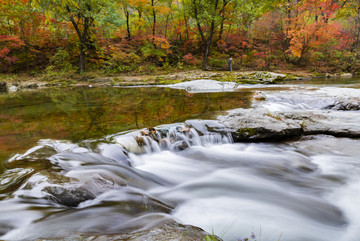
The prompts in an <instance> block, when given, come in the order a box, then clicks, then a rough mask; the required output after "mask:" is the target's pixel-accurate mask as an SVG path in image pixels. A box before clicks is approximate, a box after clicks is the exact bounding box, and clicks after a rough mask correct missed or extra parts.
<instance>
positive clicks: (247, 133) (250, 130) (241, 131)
mask: <svg viewBox="0 0 360 241" xmlns="http://www.w3.org/2000/svg"><path fill="white" fill-rule="evenodd" d="M237 133H239V134H240V135H242V136H247V137H249V136H255V135H257V134H258V131H257V130H256V129H253V128H240V129H238V130H237Z"/></svg>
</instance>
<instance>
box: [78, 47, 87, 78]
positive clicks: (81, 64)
mask: <svg viewBox="0 0 360 241" xmlns="http://www.w3.org/2000/svg"><path fill="white" fill-rule="evenodd" d="M85 59H86V42H83V41H81V43H80V61H79V68H80V69H79V71H80V73H81V74H82V73H84V72H85V69H86V62H85Z"/></svg>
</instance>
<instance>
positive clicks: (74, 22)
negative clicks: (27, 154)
mask: <svg viewBox="0 0 360 241" xmlns="http://www.w3.org/2000/svg"><path fill="white" fill-rule="evenodd" d="M0 16H1V17H0V72H2V73H27V74H30V75H36V74H38V73H52V72H65V73H84V72H87V71H100V72H101V73H103V74H110V75H111V74H120V73H150V72H151V73H153V72H156V71H158V70H165V71H166V70H168V71H169V70H173V71H176V70H183V69H200V68H201V69H204V70H209V69H213V70H225V69H226V66H227V59H228V58H229V57H232V58H233V59H234V69H235V70H271V71H276V70H279V69H294V68H301V69H308V70H310V71H313V72H319V73H321V72H333V73H334V72H336V73H339V72H351V73H357V72H358V71H359V68H360V59H359V56H360V0H274V1H272V0H271V1H270V0H265V1H262V0H117V1H109V0H86V1H80V0H0Z"/></svg>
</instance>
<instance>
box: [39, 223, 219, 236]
mask: <svg viewBox="0 0 360 241" xmlns="http://www.w3.org/2000/svg"><path fill="white" fill-rule="evenodd" d="M206 236H208V237H209V238H210V239H211V240H216V241H221V239H220V238H219V237H217V236H213V235H211V234H209V233H207V232H205V231H204V230H202V229H201V228H198V227H194V226H190V225H183V224H179V223H177V222H175V221H171V222H167V223H163V224H160V225H157V226H155V227H152V228H150V229H147V230H144V231H139V232H135V233H129V234H104V235H102V234H87V233H82V234H73V235H70V236H69V237H62V238H51V239H38V240H42V241H45V240H48V241H50V240H57V241H70V240H71V241H73V240H74V241H76V240H92V241H105V240H106V241H115V240H128V241H189V240H191V241H204V240H205V238H206ZM213 238H214V239H213Z"/></svg>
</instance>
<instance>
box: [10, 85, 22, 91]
mask: <svg viewBox="0 0 360 241" xmlns="http://www.w3.org/2000/svg"><path fill="white" fill-rule="evenodd" d="M18 90H19V87H17V86H15V85H12V86H10V87H9V88H8V91H9V92H16V91H18Z"/></svg>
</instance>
